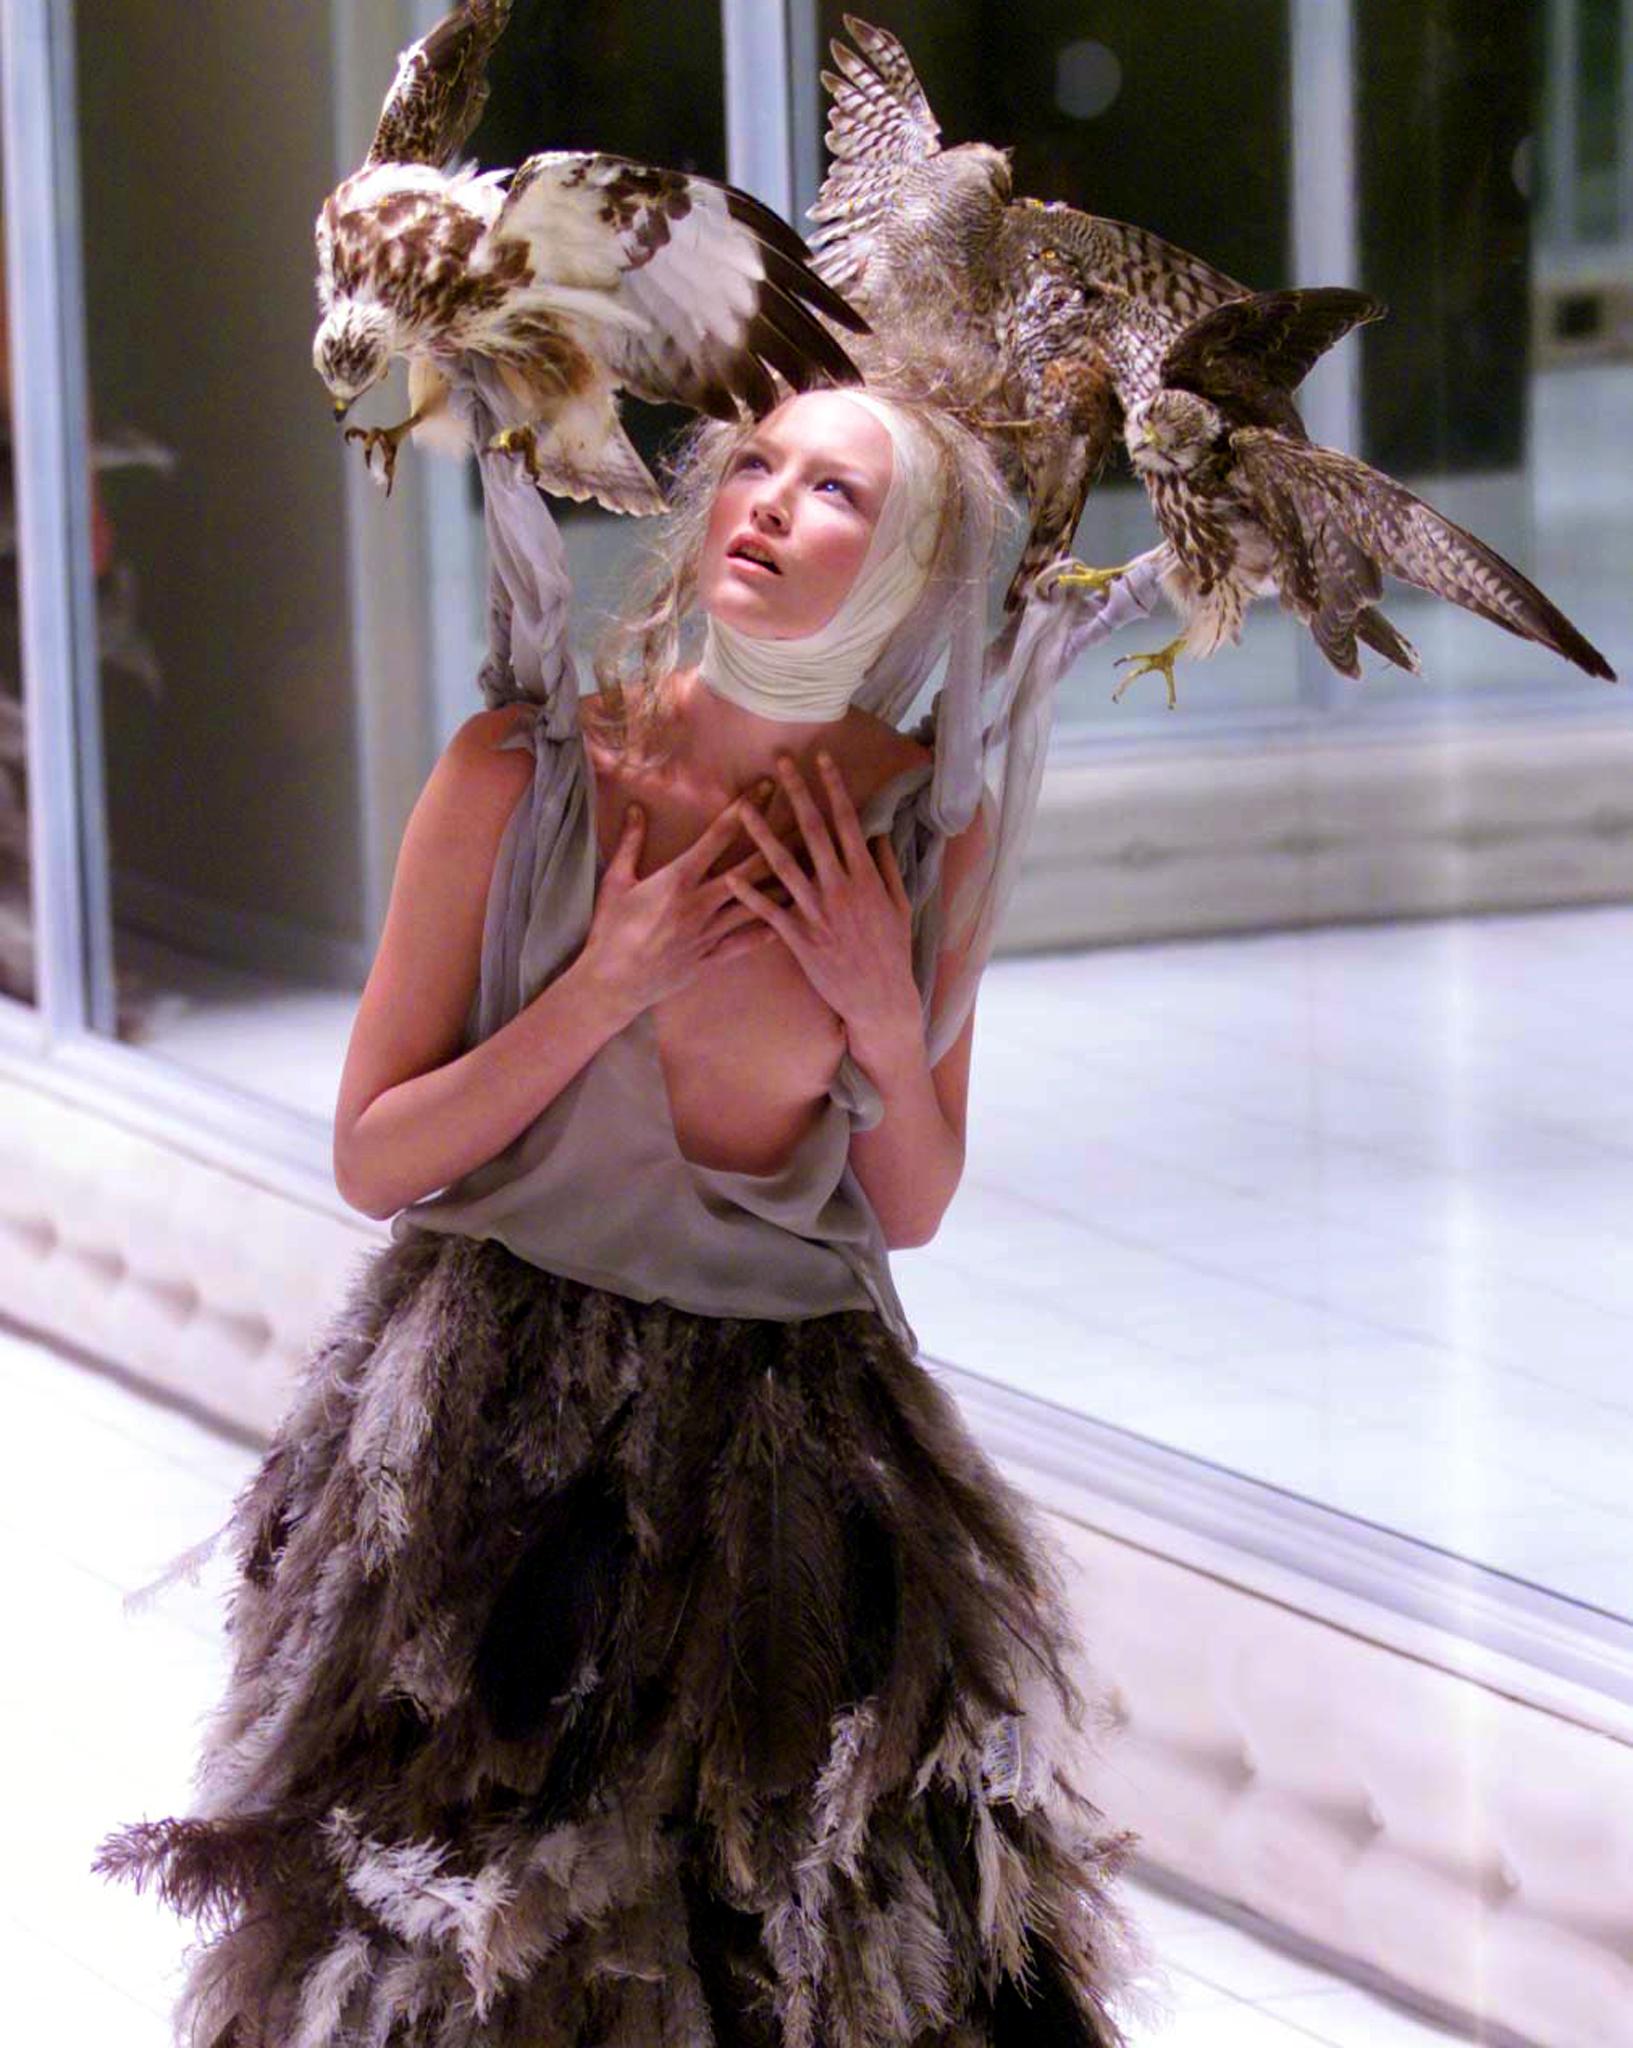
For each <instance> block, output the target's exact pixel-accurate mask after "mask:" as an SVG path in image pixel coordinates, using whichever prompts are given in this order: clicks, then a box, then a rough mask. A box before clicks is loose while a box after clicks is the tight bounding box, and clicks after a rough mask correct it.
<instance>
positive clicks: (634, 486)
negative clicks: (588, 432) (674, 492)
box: [534, 415, 669, 516]
mask: <svg viewBox="0 0 1633 2048" xmlns="http://www.w3.org/2000/svg"><path fill="white" fill-rule="evenodd" d="M534 465H535V467H536V468H537V470H538V487H539V490H540V493H541V495H544V494H549V495H553V496H555V497H558V498H572V499H574V500H575V501H576V502H577V503H579V504H584V503H587V502H588V501H590V500H592V499H593V500H594V502H595V503H596V504H598V505H600V506H602V507H604V508H605V510H607V511H608V512H629V513H632V514H634V515H636V516H641V515H643V514H648V513H654V512H666V511H667V510H668V509H669V501H668V500H667V499H666V498H665V497H664V495H663V492H662V491H661V490H660V488H659V487H658V482H657V479H656V478H655V477H654V476H653V474H652V472H651V470H649V469H648V468H647V466H646V464H645V463H644V462H643V461H642V460H641V458H640V456H639V454H638V453H637V452H636V449H635V446H634V443H633V442H632V441H631V440H630V438H629V436H628V435H627V434H626V433H625V432H624V429H623V424H622V422H621V421H620V420H619V419H618V418H617V417H616V415H614V417H613V418H612V420H611V421H610V422H609V423H608V426H607V429H606V439H605V440H604V441H602V442H601V444H600V445H599V446H598V447H597V449H596V451H595V460H594V463H593V465H592V466H591V467H589V468H581V467H580V466H579V465H578V464H577V463H575V462H574V461H573V460H572V459H571V457H570V456H569V455H568V454H567V452H566V451H565V450H564V449H563V447H562V446H561V443H560V441H559V440H558V439H557V438H556V436H555V435H554V434H543V433H541V434H540V435H539V436H538V439H537V442H536V444H535V452H534Z"/></svg>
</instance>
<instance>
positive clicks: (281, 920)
mask: <svg viewBox="0 0 1633 2048" xmlns="http://www.w3.org/2000/svg"><path fill="white" fill-rule="evenodd" d="M76 27H77V36H78V41H77V58H78V92H79V119H80V134H81V151H80V177H81V181H82V190H83V208H84V266H85V295H86V308H87V356H88V365H89V374H90V391H91V433H92V437H93V440H94V442H95V444H96V446H97V448H98V451H99V454H98V471H97V474H98V482H99V494H100V501H101V508H100V513H99V516H98V518H97V522H96V529H97V530H96V538H95V546H96V550H97V564H96V567H97V575H98V587H99V593H104V601H103V602H102V604H101V606H100V608H99V625H100V629H101V670H102V677H101V680H102V714H103V728H104V754H105V763H106V777H107V806H108V827H109V837H110V842H111V861H112V870H113V872H112V900H113V914H114V951H115V961H116V969H117V977H118V986H119V1011H120V1020H119V1021H120V1032H121V1035H122V1036H124V1037H127V1038H129V1039H132V1040H134V1041H137V1042H140V1043H143V1044H145V1045H148V1046H150V1047H151V1048H152V1049H153V1050H154V1051H155V1052H158V1053H161V1054H163V1055H165V1056H167V1057H171V1058H175V1059H177V1060H179V1061H181V1062H183V1063H185V1064H187V1065H189V1066H192V1067H195V1068H197V1069H199V1070H200V1071H203V1072H207V1073H209V1074H211V1075H213V1076H215V1077H217V1078H219V1079H222V1080H225V1081H228V1082H230V1083H234V1084H236V1085H239V1086H242V1087H244V1088H246V1089H250V1090H252V1091H255V1092H258V1093H259V1092H267V1093H271V1094H275V1095H278V1096H280V1097H282V1098H284V1099H286V1100H288V1101H290V1102H292V1103H294V1104H296V1105H297V1106H299V1107H302V1108H306V1109H310V1110H311V1111H312V1112H313V1113H314V1114H321V1115H325V1116H326V1115H327V1114H328V1112H329V1110H330V1109H331V1107H332V1103H333V1095H334V1086H335V1081H336V1079H337V1076H338V1070H339V1055H340V1050H341V1047H342V1045H343V1043H344V1036H345V1029H346V1023H347V1016H348V1009H349V1004H350V1001H351V997H352V994H353V992H354V991H355V988H356V986H357V984H358V980H359V975H360V969H361V966H362V963H363V959H364V949H365V941H366V937H367V935H366V934H365V932H364V930H363V923H362V899H361V887H360V880H361V874H360V833H359V820H358V808H359V806H358V786H359V774H358V755H357V742H356V735H355V731H354V717H353V706H352V699H351V690H350V676H351V646H350V634H351V621H350V615H349V608H348V594H347V580H346V560H347V536H346V530H345V521H344V507H343V502H342V496H341V491H340V466H339V457H338V454H337V448H336V440H335V434H334V429H333V423H332V420H331V418H330V416H329V410H328V406H327V404H326V403H325V401H324V395H323V393H322V390H321V388H320V387H319V385H318V384H317V382H316V380H315V378H314V376H313V373H312V365H311V334H312V322H313V315H312V305H313V287H312V217H313V214H314V212H315V195H320V194H321V193H322V192H324V191H325V190H327V189H328V187H329V186H330V185H331V184H332V183H333V148H334V145H333V136H334V132H335V109H334V104H333V99H332V93H331V88H330V70H331V60H330V51H331V29H330V24H329V20H328V15H327V10H326V9H323V8H306V9H296V10H293V11H290V10H280V11H278V12H277V14H276V15H274V14H272V13H269V12H267V11H266V10H262V9H255V8H242V9H231V10H214V11H211V12H209V14H208V18H207V19H206V18H205V17H204V16H199V15H193V14H189V15H186V16H182V15H178V14H177V12H176V10H174V9H173V8H169V7H166V6H164V5H162V4H158V0H108V4H107V5H106V6H104V7H99V8H97V9H95V10H90V9H84V8H81V9H78V10H76ZM181 75H185V76H186V77H187V78H188V81H189V86H188V90H187V91H186V92H183V93H178V92H177V91H176V90H175V89H174V85H175V80H176V78H177V77H178V76H181ZM252 87H253V91H252V94H251V97H252V100H253V109H251V105H250V102H249V101H248V100H246V94H247V93H251V88H252ZM158 106H162V107H163V108H164V109H165V110H166V111H165V117H164V119H162V120H157V121H156V120H155V119H154V118H153V109H154V108H155V107H158ZM233 108H237V109H239V112H240V114H241V115H242V116H243V117H242V118H229V117H224V110H230V109H233ZM252 115H253V117H251V116H252Z"/></svg>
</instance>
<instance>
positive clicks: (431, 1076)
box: [334, 709, 765, 1218]
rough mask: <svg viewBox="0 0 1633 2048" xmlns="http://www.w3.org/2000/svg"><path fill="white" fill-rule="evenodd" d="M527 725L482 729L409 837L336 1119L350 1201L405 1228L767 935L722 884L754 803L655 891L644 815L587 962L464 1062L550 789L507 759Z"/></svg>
mask: <svg viewBox="0 0 1633 2048" xmlns="http://www.w3.org/2000/svg"><path fill="white" fill-rule="evenodd" d="M514 716H515V714H514V713H513V712H512V711H510V710H508V709H501V710H498V711H484V712H479V713H478V714H477V715H476V716H475V717H474V718H470V719H467V720H466V722H465V724H464V725H463V726H461V728H460V729H459V731H458V732H457V733H456V734H455V735H454V737H453V739H452V740H451V741H450V742H449V745H448V747H447V750H446V751H445V752H444V754H443V756H442V759H441V760H440V761H439V762H438V763H437V766H436V768H435V769H434V770H433V772H432V775H431V779H430V781H429V782H428V783H427V784H426V786H425V789H424V791H423V793H422V794H421V796H420V800H419V802H418V803H417V804H416V805H415V807H414V811H413V814H412V816H411V817H410V819H409V821H408V827H407V830H406V832H405V833H404V835H403V845H402V852H401V854H400V855H399V857H398V863H397V873H396V877H395V879H394V881H393V883H392V891H391V902H390V905H389V907H388V909H387V913H386V923H385V930H384V932H383V933H382V935H381V939H380V950H379V953H378V954H377V955H376V958H375V962H374V966H373V968H372V969H371V971H370V974H369V978H368V983H367V985H366V986H365V988H364V990H363V996H362V1000H361V1002H360V1003H359V1005H358V1011H357V1018H356V1021H355V1023H354V1025H353V1027H352V1036H351V1043H350V1045H349V1046H348V1048H347V1052H346V1064H345V1069H344V1071H343V1073H342V1075H341V1081H340V1095H339V1100H338V1102H337V1104H336V1108H335V1133H334V1170H335V1185H336V1186H337V1187H338V1188H339V1190H340V1193H341V1195H342V1197H343V1198H344V1199H345V1200H346V1201H347V1202H349V1203H350V1204H351V1206H352V1207H353V1208H354V1209H360V1210H362V1211H363V1213H364V1214H365V1215H368V1216H375V1217H380V1218H384V1217H387V1216H392V1215H395V1214H396V1212H397V1211H398V1210H399V1209H401V1208H403V1207H404V1206H405V1205H406V1204H407V1203H409V1202H414V1201H418V1200H420V1199H421V1197H423V1196H425V1195H429V1194H433V1193H435V1192H436V1190H437V1189H439V1188H443V1187H446V1186H447V1185H448V1184H449V1183H450V1182H451V1181H455V1180H457V1179H458V1178H459V1177H460V1175H461V1174H463V1173H468V1172H469V1171H470V1170H471V1168H472V1167H475V1166H480V1165H481V1164H482V1163H483V1162H484V1161H485V1160H488V1159H491V1158H493V1157H494V1156H495V1154H496V1153H499V1152H502V1151H503V1150H504V1148H505V1146H507V1145H508V1144H510V1143H511V1142H512V1140H513V1139H515V1138H517V1137H518V1136H520V1134H521V1133H522V1132H523V1131H524V1130H526V1129H527V1127H528V1125H529V1124H530V1123H532V1122H533V1120H534V1119H535V1118H536V1117H537V1116H538V1115H539V1114H540V1112H541V1111H542V1110H544V1109H545V1108H546V1107H548V1105H549V1104H550V1103H551V1102H553V1101H554V1100H555V1098H556V1097H557V1096H558V1095H559V1094H560V1093H561V1091H562V1089H563V1088H565V1087H566V1086H567V1084H568V1082H569V1081H571V1080H572V1078H573V1076H574V1075H575V1074H577V1073H578V1072H579V1071H580V1069H581V1068H583V1067H584V1066H585V1065H586V1064H587V1063H588V1062H589V1060H590V1059H591V1058H592V1057H593V1056H594V1055H595V1053H597V1052H598V1051H599V1050H600V1049H601V1047H602V1046H603V1045H605V1044H606V1042H607V1040H608V1039H609V1038H612V1037H614V1036H615V1035H616V1034H617V1033H618V1032H619V1031H621V1030H622V1029H623V1028H624V1026H625V1025H626V1024H628V1023H629V1022H630V1021H631V1020H632V1019H633V1018H635V1017H637V1016H638V1015H639V1014H640V1013H641V1011H642V1010H644V1009H646V1008H647V1007H648V1006H649V1005H650V1004H651V1003H653V1002H655V1001H657V1000H658V998H659V996H661V995H665V994H667V993H669V991H670V990H671V989H672V988H675V987H680V986H682V985H684V983H685V982H686V981H687V980H689V979H690V978H691V976H692V975H693V974H695V973H696V971H697V969H698V967H699V966H700V965H701V963H702V961H703V960H704V959H709V958H714V959H726V958H729V957H730V956H731V954H732V953H733V952H734V951H743V950H746V949H747V948H748V947H750V946H753V945H758V944H760V943H762V942H763V939H764V937H765V935H764V934H763V933H761V932H760V931H759V930H751V931H748V932H743V931H741V930H739V929H738V927H740V926H741V925H743V924H744V923H745V922H746V921H747V917H746V913H744V912H743V911H742V910H740V909H739V907H738V906H737V904H736V903H735V902H733V901H732V899H731V895H730V891H729V888H728V886H727V883H726V881H725V878H724V876H718V877H715V878H713V879H710V878H709V877H708V874H707V870H708V868H709V866H710V864H711V863H712V862H713V861H714V860H715V859H716V858H718V856H719V855H720V854H721V853H722V852H723V851H724V850H725V848H726V847H727V845H729V844H730V842H731V841H732V839H733V838H735V837H736V836H737V834H738V833H739V831H740V830H741V811H742V808H743V802H744V800H742V799H740V800H739V801H738V802H737V803H733V804H729V805H727V806H726V808H725V810H723V811H722V812H721V813H720V815H719V817H717V818H716V819H715V820H714V822H713V823H712V824H711V825H710V826H709V827H708V829H707V830H706V831H705V832H704V833H703V834H702V836H701V837H700V838H699V839H697V840H696V841H695V842H694V843H693V844H692V845H691V846H690V847H688V848H687V849H686V851H685V852H684V853H681V854H679V855H677V856H676V858H675V859H674V860H672V861H670V862H668V863H667V865H665V866H664V867H661V868H659V869H658V870H657V871H656V872H655V873H654V874H652V875H649V876H647V877H646V878H644V879H643V880H641V881H639V882H637V880H636V877H635V870H636V865H637V863H638V860H639V857H640V847H641V842H642V835H643V829H644V820H643V819H642V817H641V815H640V813H639V812H638V811H632V814H631V816H630V818H629V819H628V820H627V821H626V824H625V829H624V834H623V837H622V838H621V840H620V841H619V845H618V850H617V852H616V853H615V854H614V856H613V858H612V861H611V862H610V863H609V865H608V868H607V870H606V873H605V874H604V875H603V876H602V879H601V887H600V890H599V892H598V893H597V897H596V905H595V913H594V917H593V920H592V923H591V926H590V930H589V934H588V936H587V938H586V940H585V944H584V947H583V949H582V951H581V952H580V953H579V954H578V956H577V957H576V958H575V959H574V960H573V961H572V962H571V963H570V964H569V965H568V966H567V967H566V968H565V969H563V971H562V972H561V973H560V974H558V975H557V976H556V977H555V978H554V979H553V980H552V981H551V982H549V983H548V984H547V986H546V987H545V988H544V989H542V990H541V991H540V993H539V994H538V995H537V996H535V997H534V999H533V1000H532V1002H530V1003H529V1004H528V1005H527V1007H526V1008H525V1009H523V1010H522V1011H521V1012H520V1013H519V1014H518V1015H517V1016H515V1017H513V1018H512V1019H511V1020H510V1022H509V1023H508V1024H505V1025H503V1026H502V1027H501V1028H500V1029H499V1030H498V1031H496V1032H494V1033H493V1034H492V1036H491V1037H489V1038H485V1039H483V1040H482V1042H481V1043H480V1044H479V1045H475V1046H473V1047H471V1049H470V1050H469V1051H468V1052H464V1053H460V1052H458V1046H459V1042H460V1037H461V1034H462V1032H463V1029H464V1024H465V1019H466V1017H467V1015H468V1014H469V1010H470V1005H471V999H472V997H473V996H474V994H475V992H476V987H477V982H478V977H479V975H480V972H481V962H482V927H483V922H484V918H485V915H486V909H487V898H488V890H489V885H490V883H491V880H492V874H493V864H494V860H495V858H496V856H497V854H498V850H499V842H500V840H501V838H502V836H503V834H504V829H505V826H506V824H507V823H508V822H509V819H510V816H511V814H512V812H513V811H514V810H515V808H516V805H517V803H518V802H519V801H520V800H521V797H522V794H523V792H524V790H525V789H526V786H527V783H528V781H529V779H530V778H531V776H532V773H533V756H532V754H531V753H530V752H529V751H527V750H526V749H522V748H513V749H510V750H508V751H505V752H499V751H496V747H497V743H498V741H500V740H501V739H503V738H504V736H505V734H506V733H507V732H508V731H509V730H510V729H511V727H512V723H513V720H514ZM740 865H741V867H742V870H743V872H745V873H748V872H753V871H755V870H756V869H758V868H761V867H763V862H762V861H761V860H760V856H759V855H758V854H751V855H750V858H749V860H748V861H746V862H743V863H741V864H740ZM727 872H728V873H730V872H734V870H728V871H727Z"/></svg>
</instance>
